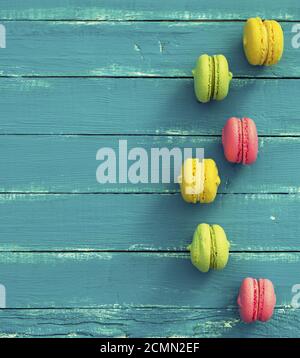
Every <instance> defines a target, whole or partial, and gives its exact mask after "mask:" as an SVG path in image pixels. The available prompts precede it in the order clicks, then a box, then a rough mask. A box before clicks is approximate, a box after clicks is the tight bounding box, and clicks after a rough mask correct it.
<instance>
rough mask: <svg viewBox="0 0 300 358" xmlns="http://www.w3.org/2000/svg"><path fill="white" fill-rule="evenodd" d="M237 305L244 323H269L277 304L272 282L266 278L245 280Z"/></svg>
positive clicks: (248, 278)
mask: <svg viewBox="0 0 300 358" xmlns="http://www.w3.org/2000/svg"><path fill="white" fill-rule="evenodd" d="M237 303H238V305H239V307H240V316H241V319H242V320H243V321H244V322H246V323H251V322H255V321H263V322H265V321H268V320H269V319H270V318H271V317H272V315H273V311H274V307H275V304H276V295H275V291H274V286H273V284H272V282H271V281H270V280H268V279H265V278H260V279H259V280H256V279H254V278H251V277H247V278H245V279H244V280H243V282H242V284H241V287H240V292H239V296H238V300H237Z"/></svg>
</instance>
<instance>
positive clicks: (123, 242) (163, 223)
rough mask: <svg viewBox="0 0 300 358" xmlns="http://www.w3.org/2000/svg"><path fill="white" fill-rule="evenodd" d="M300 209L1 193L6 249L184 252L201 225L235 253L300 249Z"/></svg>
mask: <svg viewBox="0 0 300 358" xmlns="http://www.w3.org/2000/svg"><path fill="white" fill-rule="evenodd" d="M299 205H300V196H299V195H266V194H263V195H262V194H259V195H220V196H219V197H218V199H217V200H216V201H215V202H214V203H212V204H211V205H204V206H201V205H197V206H196V207H195V206H193V205H188V204H186V203H184V202H183V200H182V199H181V197H180V195H179V194H175V195H143V194H141V195H122V194H120V195H114V194H113V195H109V194H107V195H16V194H10V195H1V196H0V218H1V235H0V251H30V250H38V251H40V250H46V251H47V250H50V251H61V250H130V251H136V250H150V251H151V250H184V251H185V250H186V247H187V245H188V244H189V243H190V241H191V239H192V235H193V232H194V230H195V228H196V226H197V225H198V224H199V223H200V222H208V223H211V224H213V223H218V224H220V225H222V226H223V227H224V229H225V230H226V233H227V236H228V239H229V240H230V241H231V250H232V251H244V250H246V251H250V250H255V251H258V250H259V251H276V250H280V251H289V250H298V251H300V241H299V229H298V221H299ZM154 227H155V232H154ZM0 282H1V279H0Z"/></svg>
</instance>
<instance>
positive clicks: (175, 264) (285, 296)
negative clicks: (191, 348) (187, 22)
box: [0, 252, 300, 308]
mask: <svg viewBox="0 0 300 358" xmlns="http://www.w3.org/2000/svg"><path fill="white" fill-rule="evenodd" d="M299 265H300V253H299V252H298V253H232V254H231V255H230V259H229V263H228V265H227V267H226V269H224V270H223V271H219V272H216V271H211V272H209V273H206V274H203V273H201V272H200V271H198V270H197V269H196V268H195V267H194V266H193V265H192V264H191V262H190V258H189V256H188V255H187V254H184V253H74V252H73V253H1V254H0V272H1V283H2V285H4V286H5V287H6V295H7V300H6V305H7V308H48V307H52V308H90V307H96V308H99V307H102V306H105V307H107V306H109V307H112V306H113V305H115V304H118V305H123V306H124V305H134V306H141V305H142V306H145V305H146V306H153V305H159V306H174V307H183V306H184V307H198V308H230V307H233V308H234V307H236V297H237V294H238V290H239V287H240V284H241V281H242V280H243V279H244V278H245V277H248V276H250V277H267V278H269V279H271V280H272V281H273V283H274V285H275V289H276V295H277V303H276V304H277V306H278V307H286V306H288V307H289V306H290V305H291V300H292V297H293V296H294V294H293V293H292V291H291V290H292V287H293V285H295V284H298V283H299Z"/></svg>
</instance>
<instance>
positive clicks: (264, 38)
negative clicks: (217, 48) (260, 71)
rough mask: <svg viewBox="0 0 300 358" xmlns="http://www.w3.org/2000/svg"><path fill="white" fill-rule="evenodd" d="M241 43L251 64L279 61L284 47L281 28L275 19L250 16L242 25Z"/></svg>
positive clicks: (268, 63) (269, 64) (273, 63)
mask: <svg viewBox="0 0 300 358" xmlns="http://www.w3.org/2000/svg"><path fill="white" fill-rule="evenodd" d="M243 45H244V51H245V55H246V57H247V60H248V62H249V63H250V64H251V65H260V66H262V65H265V66H271V65H275V64H276V63H277V62H279V61H280V59H281V57H282V53H283V48H284V36H283V31H282V28H281V26H280V24H279V23H278V22H277V21H275V20H265V21H263V20H262V19H261V18H260V17H255V18H250V19H248V20H247V22H246V24H245V27H244V35H243Z"/></svg>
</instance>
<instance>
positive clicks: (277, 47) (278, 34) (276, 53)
mask: <svg viewBox="0 0 300 358" xmlns="http://www.w3.org/2000/svg"><path fill="white" fill-rule="evenodd" d="M264 25H265V28H266V30H267V33H268V55H267V58H266V61H265V63H264V64H265V65H266V66H271V65H275V64H276V63H277V62H278V61H279V60H280V59H281V57H282V53H283V48H284V37H283V31H282V28H281V26H280V24H279V23H278V22H277V21H274V20H266V21H264Z"/></svg>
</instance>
